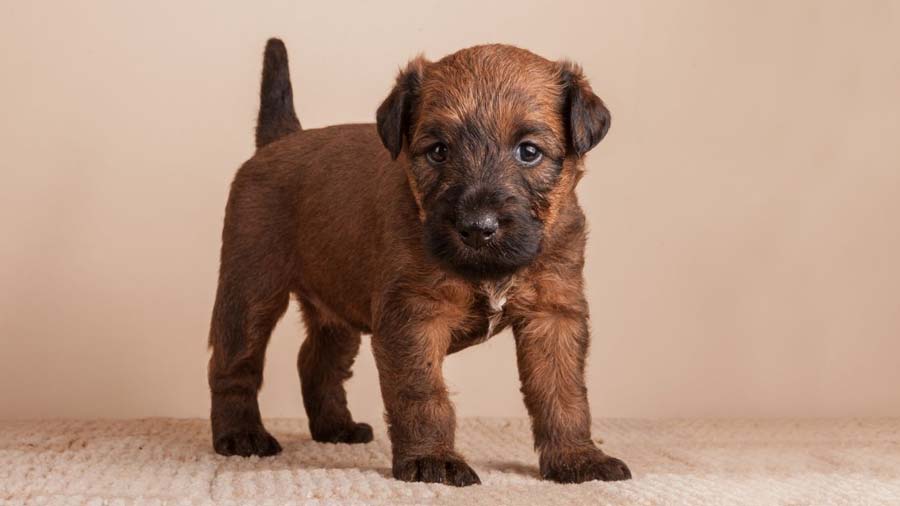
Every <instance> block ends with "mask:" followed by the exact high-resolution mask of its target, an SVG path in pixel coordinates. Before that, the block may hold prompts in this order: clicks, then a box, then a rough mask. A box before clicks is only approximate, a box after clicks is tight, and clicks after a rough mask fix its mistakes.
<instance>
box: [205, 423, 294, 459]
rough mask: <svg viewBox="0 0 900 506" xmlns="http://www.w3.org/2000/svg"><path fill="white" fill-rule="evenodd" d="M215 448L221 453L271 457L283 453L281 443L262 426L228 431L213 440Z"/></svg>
mask: <svg viewBox="0 0 900 506" xmlns="http://www.w3.org/2000/svg"><path fill="white" fill-rule="evenodd" d="M213 448H215V450H216V453H218V454H219V455H225V456H231V455H240V456H241V457H249V456H251V455H258V456H260V457H270V456H272V455H277V454H279V453H281V445H280V444H278V441H277V440H276V439H275V438H274V437H272V435H271V434H269V433H268V432H266V430H265V429H263V428H262V427H260V428H258V429H249V430H240V431H234V432H228V433H225V434H223V435H221V436H217V437H216V438H215V439H214V440H213Z"/></svg>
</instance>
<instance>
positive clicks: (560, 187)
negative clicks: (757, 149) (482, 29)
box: [209, 39, 631, 486]
mask: <svg viewBox="0 0 900 506" xmlns="http://www.w3.org/2000/svg"><path fill="white" fill-rule="evenodd" d="M261 102H262V103H261V107H260V113H259V123H258V126H257V131H256V133H257V148H258V149H257V151H256V153H255V154H254V156H253V158H251V159H250V160H249V161H247V162H246V163H245V164H244V165H243V166H242V167H241V168H240V170H239V171H238V173H237V175H236V177H235V179H234V183H233V184H232V187H231V194H230V197H229V199H228V206H227V208H226V213H225V226H224V231H223V233H222V241H223V244H222V257H221V270H220V275H219V288H218V293H217V295H216V303H215V308H214V310H213V316H212V328H211V330H210V338H209V339H210V341H209V342H210V346H211V347H212V349H213V353H212V357H211V359H210V368H209V384H210V389H211V391H212V432H213V446H214V447H215V450H216V451H217V452H218V453H221V454H223V455H262V456H265V455H273V454H276V453H278V452H279V451H280V450H281V448H280V446H279V445H278V442H277V441H276V440H275V439H274V438H273V437H272V436H271V435H270V434H269V433H268V432H267V431H266V429H265V428H264V427H263V424H262V421H261V419H260V413H259V407H258V405H257V392H258V390H259V388H260V385H261V383H262V370H263V361H264V354H265V349H266V344H267V342H268V340H269V335H270V333H271V332H272V329H273V327H274V326H275V324H276V322H277V321H278V320H279V318H281V316H282V314H283V313H284V311H285V309H286V308H287V306H288V301H289V299H290V296H291V294H293V295H294V296H295V297H296V298H297V300H298V301H299V303H300V307H301V308H302V311H303V317H304V321H305V323H306V327H307V334H308V335H307V338H306V341H304V343H303V346H302V347H301V349H300V356H299V358H298V361H297V365H298V369H299V373H300V380H301V384H302V389H303V402H304V405H305V407H306V411H307V414H308V415H309V424H310V430H311V432H312V437H313V439H315V440H316V441H326V442H342V443H364V442H368V441H370V440H371V439H372V428H371V427H370V426H369V425H367V424H364V423H357V422H355V421H354V420H353V418H352V416H351V415H350V411H349V410H348V409H347V399H346V394H345V391H344V386H343V384H344V382H345V381H346V380H347V379H348V378H349V377H350V374H351V373H350V368H351V366H352V364H353V361H354V358H355V356H356V353H357V351H358V349H359V343H360V334H363V333H366V334H372V347H373V349H374V352H375V359H376V362H377V366H378V373H379V377H380V381H381V391H382V395H383V397H384V403H385V406H386V408H387V416H386V419H387V422H388V428H389V434H390V438H391V442H392V445H393V474H394V476H395V477H396V478H398V479H401V480H406V481H424V482H439V483H446V484H450V485H457V486H462V485H471V484H473V483H479V479H478V476H477V475H476V474H475V472H474V471H473V470H472V468H470V467H469V466H468V465H467V464H466V462H465V461H464V460H463V458H462V456H460V455H459V454H458V453H457V452H456V451H455V449H454V430H455V419H454V413H453V405H452V403H451V402H450V399H449V398H448V396H447V388H446V386H445V384H444V380H443V377H442V374H441V367H442V365H443V361H444V357H445V356H446V355H447V354H448V353H453V352H455V351H458V350H461V349H463V348H466V347H468V346H470V345H473V344H476V343H479V342H482V341H484V340H486V339H487V338H489V337H491V336H492V335H494V334H496V333H497V332H499V331H500V330H502V329H503V328H505V327H507V326H510V327H512V330H513V333H514V334H515V340H516V349H517V355H518V365H519V375H520V379H521V382H522V393H523V394H524V396H525V404H526V406H527V408H528V412H529V413H530V415H531V418H532V425H533V429H534V438H535V446H536V448H537V450H538V451H539V452H540V471H541V476H543V477H544V478H547V479H551V480H555V481H560V482H582V481H586V480H621V479H627V478H630V476H631V473H630V471H629V470H628V467H627V466H626V465H625V464H624V463H623V462H622V461H620V460H618V459H615V458H612V457H609V456H607V455H606V454H604V453H603V452H602V451H601V450H600V449H598V448H597V447H596V446H595V445H594V443H593V442H592V441H591V432H590V429H591V427H590V424H591V415H590V411H589V409H588V401H587V395H586V390H585V385H584V361H585V356H586V354H587V349H588V340H589V334H588V307H587V303H586V302H585V298H584V294H583V289H582V284H583V281H582V266H583V264H584V245H585V219H584V214H583V213H582V211H581V208H580V207H579V205H578V201H577V199H576V197H575V192H574V189H575V185H576V183H577V182H578V180H579V179H580V178H581V175H582V171H583V164H582V158H583V156H584V154H585V153H587V152H588V151H589V150H590V149H591V148H593V147H594V146H595V145H596V144H597V143H598V142H599V141H600V139H602V138H603V136H604V135H605V134H606V131H607V129H608V128H609V123H610V117H609V112H608V111H607V109H606V107H605V106H604V105H603V102H602V101H601V100H600V99H599V98H598V97H597V96H596V95H595V94H594V93H593V92H592V91H591V88H590V86H589V85H588V83H587V81H586V79H585V78H584V76H583V75H582V73H581V70H580V69H579V68H578V67H577V66H575V65H573V64H571V63H566V62H562V63H558V62H551V61H548V60H545V59H544V58H541V57H539V56H536V55H534V54H532V53H530V52H528V51H525V50H522V49H518V48H515V47H510V46H502V45H489V46H478V47H472V48H469V49H464V50H462V51H459V52H457V53H454V54H452V55H450V56H447V57H445V58H443V59H441V60H439V61H437V62H430V61H427V60H425V59H423V58H417V59H415V60H413V61H411V62H410V63H409V65H408V66H407V67H406V69H405V70H403V71H402V72H400V75H399V76H398V78H397V82H396V85H395V87H394V89H393V91H391V93H390V95H389V96H388V97H387V99H386V100H385V101H384V103H382V104H381V106H380V107H379V108H378V114H377V120H378V121H377V125H372V124H364V125H340V126H333V127H328V128H322V129H316V130H301V129H300V123H299V122H298V121H297V118H296V116H295V114H294V108H293V105H292V95H291V84H290V78H289V75H288V67H287V54H286V51H285V49H284V45H283V44H282V43H281V41H278V40H276V39H273V40H270V41H269V44H268V45H267V47H266V53H265V64H264V69H263V83H262V92H261ZM385 148H387V149H385Z"/></svg>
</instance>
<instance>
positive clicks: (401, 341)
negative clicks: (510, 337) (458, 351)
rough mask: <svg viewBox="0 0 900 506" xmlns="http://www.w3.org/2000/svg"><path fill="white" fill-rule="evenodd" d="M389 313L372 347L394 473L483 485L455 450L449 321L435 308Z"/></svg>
mask: <svg viewBox="0 0 900 506" xmlns="http://www.w3.org/2000/svg"><path fill="white" fill-rule="evenodd" d="M387 313H388V316H387V317H386V318H384V319H383V321H382V323H381V324H380V325H379V328H377V329H376V331H375V334H374V335H373V336H372V348H373V351H374V353H375V362H376V365H377V366H378V375H379V378H380V381H381V392H382V397H383V398H384V405H385V409H386V411H387V422H388V434H389V436H390V438H391V445H392V452H393V466H392V471H393V475H394V477H395V478H397V479H398V480H403V481H421V482H426V483H444V484H446V485H454V486H458V487H461V486H466V485H472V484H476V483H481V481H480V480H479V479H478V475H476V474H475V471H473V470H472V468H471V467H469V465H468V464H466V462H465V460H463V458H462V457H461V456H460V455H459V454H457V453H456V451H455V450H454V435H455V431H456V418H455V414H454V412H453V404H452V403H451V402H450V399H449V397H448V395H447V387H446V386H445V384H444V377H443V372H442V365H443V362H444V356H445V355H446V354H447V349H448V347H449V345H450V331H451V327H450V323H449V319H448V318H447V317H445V315H441V314H440V313H437V314H436V313H433V312H431V311H422V312H418V311H410V310H401V311H399V312H394V311H388V312H387ZM391 315H396V317H395V318H391V317H390V316H391Z"/></svg>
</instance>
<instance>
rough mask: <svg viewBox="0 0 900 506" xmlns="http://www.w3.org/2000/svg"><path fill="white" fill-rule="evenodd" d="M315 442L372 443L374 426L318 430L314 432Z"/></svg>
mask: <svg viewBox="0 0 900 506" xmlns="http://www.w3.org/2000/svg"><path fill="white" fill-rule="evenodd" d="M312 438H313V441H318V442H320V443H347V444H351V445H352V444H359V443H369V442H371V441H372V426H371V425H369V424H367V423H352V424H350V425H346V426H343V427H336V428H329V429H328V430H316V431H313V432H312Z"/></svg>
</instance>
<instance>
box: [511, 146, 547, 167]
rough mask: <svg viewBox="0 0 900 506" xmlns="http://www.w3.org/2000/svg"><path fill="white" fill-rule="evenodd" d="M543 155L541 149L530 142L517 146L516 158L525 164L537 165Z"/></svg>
mask: <svg viewBox="0 0 900 506" xmlns="http://www.w3.org/2000/svg"><path fill="white" fill-rule="evenodd" d="M543 157H544V153H541V149H540V148H539V147H537V146H535V145H534V144H532V143H530V142H523V143H522V144H519V146H518V147H516V160H518V161H519V162H520V163H522V164H524V165H528V166H531V165H537V163H538V162H540V161H541V158H543Z"/></svg>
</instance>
